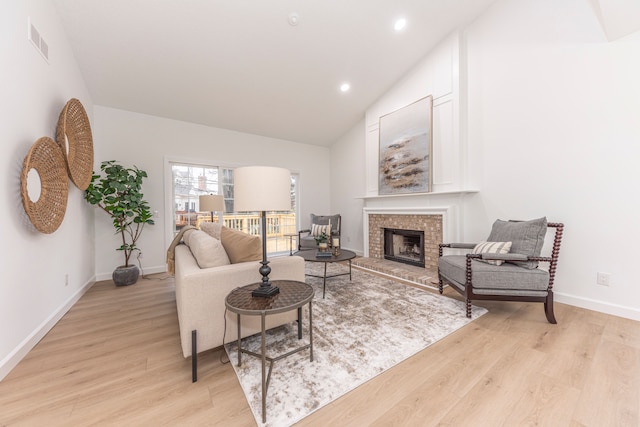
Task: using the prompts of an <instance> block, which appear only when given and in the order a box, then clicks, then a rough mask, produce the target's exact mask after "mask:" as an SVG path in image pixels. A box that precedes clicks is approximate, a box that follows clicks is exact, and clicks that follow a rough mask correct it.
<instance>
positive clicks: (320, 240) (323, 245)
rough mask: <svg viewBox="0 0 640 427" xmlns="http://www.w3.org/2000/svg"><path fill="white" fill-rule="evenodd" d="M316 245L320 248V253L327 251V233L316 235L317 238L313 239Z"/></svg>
mask: <svg viewBox="0 0 640 427" xmlns="http://www.w3.org/2000/svg"><path fill="white" fill-rule="evenodd" d="M314 239H315V241H316V244H317V245H318V247H319V248H320V250H321V251H326V250H327V246H328V244H329V243H328V242H329V236H327V233H325V232H324V231H323V232H322V233H320V234H318V235H317V236H315V237H314Z"/></svg>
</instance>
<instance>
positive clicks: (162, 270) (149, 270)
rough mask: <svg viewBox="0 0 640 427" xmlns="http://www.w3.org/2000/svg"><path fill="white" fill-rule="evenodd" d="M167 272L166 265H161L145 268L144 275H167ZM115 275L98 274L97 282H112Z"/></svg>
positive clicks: (110, 273)
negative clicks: (112, 276)
mask: <svg viewBox="0 0 640 427" xmlns="http://www.w3.org/2000/svg"><path fill="white" fill-rule="evenodd" d="M166 271H167V266H166V265H159V266H155V267H144V271H143V272H142V273H144V274H156V273H166ZM112 274H113V272H109V273H98V274H96V282H101V281H103V280H111V275H112Z"/></svg>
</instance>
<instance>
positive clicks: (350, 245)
mask: <svg viewBox="0 0 640 427" xmlns="http://www.w3.org/2000/svg"><path fill="white" fill-rule="evenodd" d="M364 123H365V122H364V120H362V121H360V123H359V124H358V125H356V126H355V127H353V128H352V129H351V131H349V132H347V133H346V134H345V135H343V136H342V137H341V138H340V139H339V140H338V141H337V142H336V143H334V144H333V145H332V146H331V213H332V214H336V213H339V214H340V215H341V221H342V224H341V233H340V234H341V236H340V240H341V242H340V246H341V247H343V248H345V249H350V250H353V251H355V252H356V253H358V254H359V255H362V253H363V252H362V248H363V241H364V240H363V239H364V237H363V229H362V207H363V206H364V201H363V200H362V195H363V194H365V166H366V163H365V156H364V153H365V135H364Z"/></svg>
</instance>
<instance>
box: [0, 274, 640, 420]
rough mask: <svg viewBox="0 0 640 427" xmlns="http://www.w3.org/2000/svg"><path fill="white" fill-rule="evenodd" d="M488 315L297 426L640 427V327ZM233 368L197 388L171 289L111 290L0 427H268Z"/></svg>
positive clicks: (501, 312) (21, 392) (217, 364)
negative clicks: (259, 424) (258, 425)
mask: <svg viewBox="0 0 640 427" xmlns="http://www.w3.org/2000/svg"><path fill="white" fill-rule="evenodd" d="M445 294H446V295H448V296H450V297H453V298H459V296H458V295H457V294H456V293H455V292H453V291H445ZM481 305H482V306H484V307H487V308H488V309H489V313H488V314H487V315H485V316H483V317H481V318H479V319H477V320H476V321H474V322H472V323H471V324H469V325H467V326H466V327H464V328H462V329H460V330H459V331H457V332H455V333H454V334H452V335H450V336H448V337H446V338H445V339H443V340H441V341H439V342H437V343H435V344H434V345H432V346H431V347H429V348H427V349H425V350H423V351H421V352H419V353H418V354H416V355H415V356H413V357H411V358H409V359H408V360H406V361H404V362H402V363H401V364H399V365H398V366H396V367H394V368H392V369H390V370H389V371H387V372H384V373H383V374H381V375H379V376H378V377H376V378H375V379H373V380H371V381H369V382H367V383H366V384H363V385H362V386H360V387H358V388H357V389H356V390H354V391H352V392H350V393H348V394H347V395H345V396H343V397H342V398H340V399H338V400H336V401H334V402H332V403H331V404H329V405H327V406H325V407H324V408H321V409H320V410H318V411H317V412H315V413H313V414H312V415H310V416H309V417H307V418H305V419H304V420H302V421H301V422H300V423H299V424H298V425H300V426H315V425H340V426H361V425H374V426H430V425H432V426H436V425H438V426H444V425H451V426H467V425H474V426H476V425H490V426H498V425H505V426H510V425H553V426H558V425H560V426H562V425H566V426H574V427H588V426H608V425H611V426H614V425H615V426H632V425H633V426H635V425H640V415H639V413H640V408H639V407H640V328H639V326H640V324H639V322H634V321H631V320H627V319H621V318H617V317H614V316H608V315H605V314H602V313H596V312H593V311H589V310H583V309H579V308H575V307H570V306H566V305H562V304H556V317H557V318H558V321H559V324H558V325H550V324H549V323H547V322H546V319H545V317H544V312H543V309H542V305H541V304H532V303H528V304H527V303H510V302H489V301H487V302H483V303H482V304H481ZM221 356H222V357H221ZM224 356H226V355H225V354H224V353H223V352H222V351H220V350H218V351H209V352H205V353H203V354H202V355H201V356H200V358H199V368H200V369H199V381H198V382H197V383H195V384H192V383H191V361H190V359H184V358H183V357H182V352H181V349H180V340H179V335H178V320H177V315H176V308H175V290H174V282H173V279H172V278H169V277H168V276H167V275H164V274H163V275H155V276H153V277H151V278H147V279H141V280H140V281H139V282H138V283H137V284H136V285H134V286H130V287H125V288H116V287H114V286H113V285H112V284H111V282H109V281H106V282H99V283H96V284H95V285H94V286H93V287H92V288H91V289H90V290H89V291H88V292H87V293H86V294H85V295H84V296H83V297H82V298H81V299H80V301H78V302H77V303H76V304H75V306H74V307H73V308H72V309H71V310H70V311H69V312H68V313H67V314H66V315H65V316H64V317H63V319H61V320H60V322H59V323H58V324H57V325H56V326H55V327H54V328H53V329H52V330H51V331H50V332H49V334H47V336H46V337H44V338H43V339H42V341H41V342H40V343H38V345H37V346H36V347H35V348H34V349H33V350H32V351H31V352H30V353H29V354H28V355H27V357H25V359H24V360H23V361H22V362H20V363H19V364H18V366H16V368H15V369H14V370H13V371H12V372H11V373H10V374H9V375H8V376H7V377H6V378H5V379H4V380H3V381H2V382H0V425H1V426H5V425H6V426H14V425H16V426H21V425H25V426H33V425H47V426H69V425H73V426H85V425H213V426H231V427H234V426H248V425H255V420H254V417H253V414H252V413H251V410H250V408H249V406H248V404H247V401H246V398H245V396H244V394H243V392H242V389H241V388H240V385H239V383H238V381H237V378H236V376H235V373H234V371H233V367H232V366H231V365H230V364H228V363H221V358H222V359H223V360H225V359H226V357H224Z"/></svg>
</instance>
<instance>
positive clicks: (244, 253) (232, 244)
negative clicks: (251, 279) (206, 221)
mask: <svg viewBox="0 0 640 427" xmlns="http://www.w3.org/2000/svg"><path fill="white" fill-rule="evenodd" d="M220 235H221V239H220V240H221V241H222V246H224V249H225V250H226V251H227V255H228V256H229V260H230V261H231V264H237V263H239V262H247V261H261V260H262V239H261V238H260V236H252V235H251V234H247V233H243V232H242V231H238V230H233V229H231V228H228V227H224V226H223V227H222V231H221V233H220Z"/></svg>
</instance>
